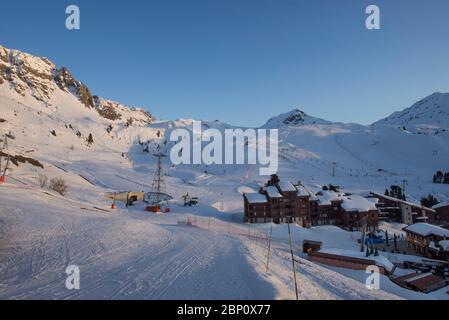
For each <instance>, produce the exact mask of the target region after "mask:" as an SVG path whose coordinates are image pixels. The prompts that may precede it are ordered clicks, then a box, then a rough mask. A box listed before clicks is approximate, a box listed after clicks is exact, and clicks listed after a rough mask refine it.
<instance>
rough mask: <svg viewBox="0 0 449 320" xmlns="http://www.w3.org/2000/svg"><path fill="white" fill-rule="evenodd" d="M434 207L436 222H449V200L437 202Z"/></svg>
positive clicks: (441, 223)
mask: <svg viewBox="0 0 449 320" xmlns="http://www.w3.org/2000/svg"><path fill="white" fill-rule="evenodd" d="M432 209H433V210H435V223H437V224H439V225H444V224H446V225H447V224H449V202H447V203H440V204H437V205H436V206H433V207H432Z"/></svg>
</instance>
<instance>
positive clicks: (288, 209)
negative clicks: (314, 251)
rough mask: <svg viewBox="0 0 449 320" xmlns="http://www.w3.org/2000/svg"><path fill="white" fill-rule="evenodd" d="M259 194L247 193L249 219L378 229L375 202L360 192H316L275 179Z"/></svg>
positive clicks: (246, 206) (247, 217) (247, 214)
mask: <svg viewBox="0 0 449 320" xmlns="http://www.w3.org/2000/svg"><path fill="white" fill-rule="evenodd" d="M268 184H269V185H267V186H266V187H263V188H261V189H260V191H259V193H252V194H251V193H249V194H245V195H244V208H245V222H251V223H263V222H274V223H288V222H291V223H297V224H299V225H301V226H303V227H310V226H312V225H336V226H340V227H342V228H344V229H347V230H351V231H353V230H361V229H362V228H363V227H364V226H365V225H366V226H367V227H368V228H369V229H372V230H374V229H377V226H378V214H377V213H378V210H377V208H376V206H375V204H374V203H373V202H371V201H369V200H367V199H366V198H363V197H361V196H358V195H345V194H343V193H338V192H334V191H330V190H323V191H320V192H318V193H317V194H313V193H312V192H310V191H309V190H307V188H305V187H304V186H302V185H293V184H292V183H290V182H280V181H277V182H276V181H275V182H273V181H272V180H271V181H270V182H269V183H268Z"/></svg>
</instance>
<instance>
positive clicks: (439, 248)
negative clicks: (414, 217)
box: [403, 223, 449, 260]
mask: <svg viewBox="0 0 449 320" xmlns="http://www.w3.org/2000/svg"><path fill="white" fill-rule="evenodd" d="M403 230H404V231H405V232H406V234H407V244H408V247H409V248H410V249H412V250H413V251H415V252H416V253H417V254H420V255H423V256H427V257H429V258H433V259H440V260H447V258H448V256H449V241H448V240H449V230H447V229H444V228H441V227H438V226H435V225H432V224H428V223H415V224H412V225H410V226H408V227H405V228H404V229H403Z"/></svg>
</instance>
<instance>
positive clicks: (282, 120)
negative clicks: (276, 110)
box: [262, 109, 330, 128]
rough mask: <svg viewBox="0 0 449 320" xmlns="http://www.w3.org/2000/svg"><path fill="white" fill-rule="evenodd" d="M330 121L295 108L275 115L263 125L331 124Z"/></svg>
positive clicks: (278, 126) (266, 126)
mask: <svg viewBox="0 0 449 320" xmlns="http://www.w3.org/2000/svg"><path fill="white" fill-rule="evenodd" d="M329 123H330V121H327V120H323V119H320V118H315V117H312V116H309V115H308V114H306V113H305V112H304V111H301V110H299V109H293V110H292V111H290V112H286V113H283V114H280V115H278V116H275V117H273V118H271V119H270V120H268V122H267V123H266V124H265V125H263V126H262V127H263V128H280V127H285V126H298V125H313V124H329Z"/></svg>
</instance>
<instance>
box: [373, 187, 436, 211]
mask: <svg viewBox="0 0 449 320" xmlns="http://www.w3.org/2000/svg"><path fill="white" fill-rule="evenodd" d="M371 193H372V194H373V195H375V196H376V197H379V198H384V199H387V200H390V201H394V202H398V203H403V204H405V205H408V206H411V207H415V208H420V209H423V210H427V211H431V212H435V210H434V209H432V208H427V207H424V206H422V205H421V204H418V203H413V202H410V201H404V200H401V199H397V198H393V197H390V196H386V195H384V194H380V193H376V192H371Z"/></svg>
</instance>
